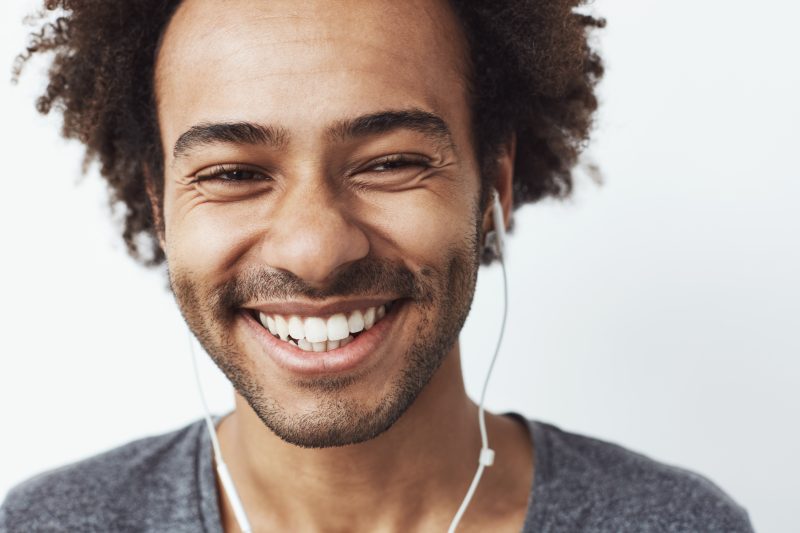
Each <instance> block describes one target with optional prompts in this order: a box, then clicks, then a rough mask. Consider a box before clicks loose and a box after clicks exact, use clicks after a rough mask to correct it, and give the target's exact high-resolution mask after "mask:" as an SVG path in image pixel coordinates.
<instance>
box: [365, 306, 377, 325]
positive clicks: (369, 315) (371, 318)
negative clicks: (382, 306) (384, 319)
mask: <svg viewBox="0 0 800 533" xmlns="http://www.w3.org/2000/svg"><path fill="white" fill-rule="evenodd" d="M374 324H375V308H374V307H370V308H368V309H367V310H366V311H364V329H369V328H371V327H372V326H373V325H374Z"/></svg>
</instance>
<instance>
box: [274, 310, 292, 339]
mask: <svg viewBox="0 0 800 533" xmlns="http://www.w3.org/2000/svg"><path fill="white" fill-rule="evenodd" d="M275 329H276V330H277V332H278V336H279V337H280V338H281V340H284V341H285V340H286V339H288V338H289V324H287V323H286V319H285V318H283V317H282V316H281V315H277V316H276V317H275Z"/></svg>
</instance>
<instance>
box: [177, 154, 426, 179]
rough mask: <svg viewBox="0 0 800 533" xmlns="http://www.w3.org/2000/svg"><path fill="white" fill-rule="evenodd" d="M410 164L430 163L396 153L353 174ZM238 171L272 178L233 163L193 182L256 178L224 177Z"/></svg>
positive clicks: (418, 157) (197, 177)
mask: <svg viewBox="0 0 800 533" xmlns="http://www.w3.org/2000/svg"><path fill="white" fill-rule="evenodd" d="M381 166H388V167H389V168H386V169H383V170H377V167H381ZM410 166H420V167H426V168H427V167H428V166H429V165H428V162H427V160H426V159H424V158H422V157H420V156H410V155H408V154H394V155H390V156H386V157H382V158H380V159H378V160H376V161H372V162H371V163H370V164H369V165H368V166H366V167H364V168H363V169H362V170H356V171H355V172H353V174H358V173H360V172H369V171H372V172H378V173H384V172H392V171H396V170H402V169H404V168H406V167H410ZM237 172H238V173H243V174H250V175H252V176H261V178H258V179H259V180H265V181H269V180H271V179H272V178H271V177H270V176H267V175H266V174H263V173H261V172H260V171H258V170H254V169H252V168H249V167H246V166H243V165H237V164H232V165H219V166H216V167H214V168H212V169H211V170H209V171H207V172H205V173H203V174H199V175H197V176H196V177H195V179H194V180H193V181H192V183H200V182H203V181H208V180H218V181H219V182H221V183H225V184H228V185H235V184H237V183H241V182H245V181H253V180H255V179H256V178H255V177H252V176H251V177H248V178H238V179H235V178H225V177H223V176H225V175H226V174H234V173H237Z"/></svg>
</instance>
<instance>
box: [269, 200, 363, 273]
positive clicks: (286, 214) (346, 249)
mask: <svg viewBox="0 0 800 533" xmlns="http://www.w3.org/2000/svg"><path fill="white" fill-rule="evenodd" d="M350 214H351V213H350V212H349V205H348V201H347V200H346V199H344V198H342V197H339V196H337V195H336V194H334V192H333V191H331V190H330V189H328V188H326V187H320V186H316V187H302V188H298V189H295V190H292V191H291V192H289V191H287V192H286V193H285V194H284V195H283V197H282V198H281V199H280V208H279V210H278V212H277V213H274V216H275V218H274V219H273V221H271V224H270V225H271V228H272V229H271V231H270V232H269V234H270V237H269V238H268V240H267V242H265V243H264V244H265V249H264V254H265V256H266V257H265V259H266V260H267V262H268V263H269V265H270V266H271V267H273V268H277V269H281V270H285V271H288V272H291V273H293V274H294V275H296V276H297V277H299V278H300V279H302V280H304V281H306V282H307V283H309V284H312V285H317V286H321V285H324V284H325V283H326V281H328V280H329V279H330V278H331V276H332V274H334V273H335V272H336V271H337V270H338V269H340V268H342V267H344V266H345V265H347V264H349V263H352V262H354V261H357V260H359V259H362V258H363V257H366V255H367V254H368V253H369V239H368V238H367V235H366V234H365V233H364V231H363V230H362V229H361V228H360V227H359V226H358V225H357V224H356V223H354V221H353V219H352V217H351V216H350Z"/></svg>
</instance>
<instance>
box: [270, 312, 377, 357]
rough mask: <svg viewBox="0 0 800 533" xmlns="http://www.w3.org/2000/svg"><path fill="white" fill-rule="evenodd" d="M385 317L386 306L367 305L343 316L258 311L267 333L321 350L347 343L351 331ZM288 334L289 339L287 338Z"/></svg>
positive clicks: (308, 349)
mask: <svg viewBox="0 0 800 533" xmlns="http://www.w3.org/2000/svg"><path fill="white" fill-rule="evenodd" d="M384 316H386V306H384V305H381V306H378V307H368V308H366V309H364V310H363V311H361V310H355V311H352V312H351V313H349V315H346V314H345V313H336V314H335V315H332V316H330V317H328V318H327V319H326V318H322V317H315V316H311V317H306V318H301V317H299V316H297V315H292V316H290V317H289V318H288V319H287V318H285V317H283V316H281V315H267V314H265V313H258V320H259V321H260V322H261V324H262V325H263V326H264V328H266V329H267V330H269V332H270V333H272V334H273V335H276V336H278V337H280V338H281V340H284V341H288V342H291V343H292V344H294V345H295V346H297V347H298V348H300V349H301V350H305V351H308V352H310V351H314V352H324V351H328V350H335V349H337V348H341V347H343V346H347V345H348V344H349V343H350V342H352V341H353V339H354V337H353V335H351V333H358V332H360V331H364V330H368V329H370V328H372V327H373V326H374V325H375V324H376V323H377V322H378V321H379V320H380V319H382V318H383V317H384ZM290 337H292V338H290Z"/></svg>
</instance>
